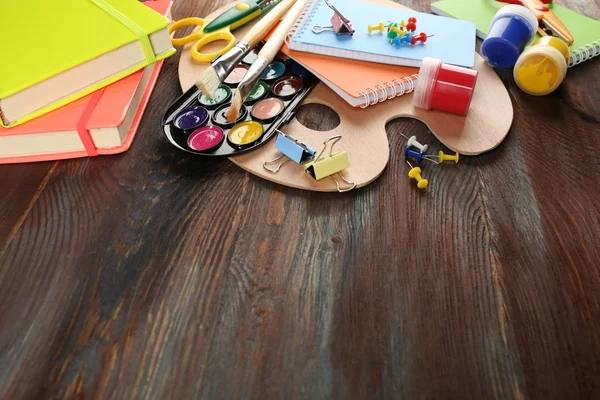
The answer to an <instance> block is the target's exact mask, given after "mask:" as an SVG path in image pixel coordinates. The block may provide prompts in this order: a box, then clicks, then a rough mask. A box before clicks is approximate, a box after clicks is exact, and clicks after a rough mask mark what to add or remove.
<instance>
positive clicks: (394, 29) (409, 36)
mask: <svg viewBox="0 0 600 400" xmlns="http://www.w3.org/2000/svg"><path fill="white" fill-rule="evenodd" d="M386 28H387V38H388V40H389V41H390V44H395V45H396V46H401V45H402V44H403V43H406V44H410V45H411V46H414V45H415V44H417V43H418V42H421V43H425V42H426V41H427V38H430V37H432V36H433V35H429V36H427V34H425V33H424V32H421V33H419V34H418V35H415V33H414V32H415V31H416V30H417V19H416V18H415V17H410V18H409V19H408V22H406V23H405V22H404V20H402V21H400V22H390V23H389V24H388V25H384V23H383V22H379V23H378V24H377V25H369V26H368V27H367V29H368V31H369V34H371V33H373V32H380V33H383V31H384V29H386Z"/></svg>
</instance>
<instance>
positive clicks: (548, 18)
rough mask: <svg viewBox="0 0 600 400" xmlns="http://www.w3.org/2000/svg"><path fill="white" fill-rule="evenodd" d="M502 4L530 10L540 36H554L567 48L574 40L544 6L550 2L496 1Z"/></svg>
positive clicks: (531, 0) (536, 0) (542, 0)
mask: <svg viewBox="0 0 600 400" xmlns="http://www.w3.org/2000/svg"><path fill="white" fill-rule="evenodd" d="M498 1H500V2H502V3H511V4H518V5H521V6H524V7H527V8H528V9H530V10H531V11H532V12H533V13H534V14H535V16H536V18H537V20H538V22H539V29H538V32H539V33H540V35H541V36H556V37H558V38H560V39H562V40H563V41H565V42H566V43H567V44H568V45H569V46H571V45H573V42H574V40H575V39H573V35H571V32H569V30H568V29H567V27H566V26H565V24H563V23H562V22H561V21H560V19H558V17H557V16H556V14H554V13H553V12H552V10H550V8H548V6H546V4H549V3H552V0H498Z"/></svg>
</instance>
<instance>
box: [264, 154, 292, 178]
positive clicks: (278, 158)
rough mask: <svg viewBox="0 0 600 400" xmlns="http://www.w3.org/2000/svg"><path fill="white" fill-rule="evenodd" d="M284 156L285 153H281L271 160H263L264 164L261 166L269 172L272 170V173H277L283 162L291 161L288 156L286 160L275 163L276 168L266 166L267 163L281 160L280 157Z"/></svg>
mask: <svg viewBox="0 0 600 400" xmlns="http://www.w3.org/2000/svg"><path fill="white" fill-rule="evenodd" d="M284 157H286V155H285V154H282V155H280V156H279V157H277V158H275V159H273V160H271V161H265V162H264V164H263V168H264V169H266V170H267V171H269V172H272V173H274V174H276V173H278V172H279V170H280V169H281V167H283V165H284V164H285V163H287V162H288V161H291V160H290V159H289V158H288V159H287V160H285V161H283V162H280V163H279V164H278V165H277V169H272V168H269V167H267V165H271V164H275V163H276V162H277V161H279V160H281V159H282V158H284Z"/></svg>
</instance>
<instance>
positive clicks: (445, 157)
mask: <svg viewBox="0 0 600 400" xmlns="http://www.w3.org/2000/svg"><path fill="white" fill-rule="evenodd" d="M400 135H402V134H400ZM402 137H403V138H405V139H406V140H407V142H406V148H405V149H404V155H405V156H406V157H412V158H414V159H415V160H417V162H419V163H420V162H421V161H423V160H427V161H429V162H432V163H434V164H441V163H443V162H444V161H454V163H455V164H457V163H458V159H459V157H460V154H458V153H456V154H454V155H452V154H445V153H444V152H443V151H441V150H440V152H439V153H438V155H437V156H434V155H428V154H426V153H425V152H426V151H427V147H428V146H427V145H426V144H421V143H419V142H418V141H417V137H416V136H411V137H406V136H404V135H402ZM411 147H414V148H416V149H417V150H418V151H415V150H411ZM432 158H435V159H437V161H436V160H433V159H432ZM406 163H407V164H408V166H409V167H410V171H408V177H409V178H411V179H414V180H416V181H417V187H418V188H419V189H425V188H426V187H427V185H428V184H429V181H428V180H427V179H425V178H423V176H422V175H421V168H419V167H413V166H412V164H411V163H410V162H409V161H408V160H406Z"/></svg>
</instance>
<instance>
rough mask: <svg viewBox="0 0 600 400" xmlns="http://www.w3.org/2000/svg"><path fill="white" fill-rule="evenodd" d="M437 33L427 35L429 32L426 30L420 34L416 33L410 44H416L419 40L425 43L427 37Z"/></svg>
mask: <svg viewBox="0 0 600 400" xmlns="http://www.w3.org/2000/svg"><path fill="white" fill-rule="evenodd" d="M433 36H435V35H429V36H427V34H426V33H425V32H421V33H419V34H418V35H414V36H413V37H412V39H411V41H410V44H412V45H413V46H414V45H415V44H417V42H421V43H425V42H426V41H427V39H429V38H430V37H433Z"/></svg>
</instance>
